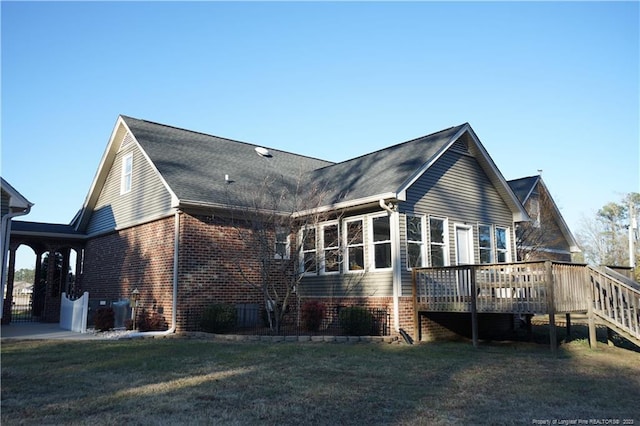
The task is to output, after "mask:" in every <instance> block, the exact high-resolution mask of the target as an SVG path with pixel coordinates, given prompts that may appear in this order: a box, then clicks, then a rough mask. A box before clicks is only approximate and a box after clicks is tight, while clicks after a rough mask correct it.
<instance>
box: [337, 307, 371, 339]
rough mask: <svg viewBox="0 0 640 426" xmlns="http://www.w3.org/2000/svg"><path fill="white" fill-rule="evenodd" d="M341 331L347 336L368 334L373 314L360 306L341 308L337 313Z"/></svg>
mask: <svg viewBox="0 0 640 426" xmlns="http://www.w3.org/2000/svg"><path fill="white" fill-rule="evenodd" d="M338 320H339V321H340V326H341V327H342V331H344V334H346V335H347V336H368V335H370V334H371V328H372V326H373V315H372V314H371V312H369V310H367V309H366V308H363V307H360V306H348V307H346V308H342V309H341V310H340V313H339V314H338Z"/></svg>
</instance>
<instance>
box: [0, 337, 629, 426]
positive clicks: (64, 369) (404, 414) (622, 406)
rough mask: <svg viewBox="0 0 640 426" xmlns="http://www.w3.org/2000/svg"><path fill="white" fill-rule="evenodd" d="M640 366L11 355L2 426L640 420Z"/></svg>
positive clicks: (326, 355)
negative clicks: (33, 424)
mask: <svg viewBox="0 0 640 426" xmlns="http://www.w3.org/2000/svg"><path fill="white" fill-rule="evenodd" d="M639 393H640V355H639V354H637V353H635V352H629V351H624V350H621V349H619V348H615V347H613V348H611V347H607V346H603V348H602V349H599V350H597V351H592V350H590V349H589V348H588V344H587V343H586V342H585V341H584V340H578V341H574V342H571V343H568V344H564V345H562V346H561V347H560V348H559V352H558V356H557V357H554V356H552V354H551V352H550V351H549V349H548V346H547V345H538V344H531V343H517V342H491V343H484V344H482V345H481V347H480V348H478V349H475V348H473V347H472V346H471V344H468V343H431V344H419V345H413V346H409V345H402V344H393V345H390V344H344V343H343V344H325V343H304V344H300V343H292V344H289V343H277V344H265V343H220V342H215V341H207V340H202V341H198V340H182V339H164V340H160V339H157V340H140V341H118V342H109V341H98V342H93V341H92V342H42V341H40V342H38V341H34V342H25V341H23V342H11V343H3V345H2V423H3V424H8V425H10V424H19V423H30V422H36V421H42V422H45V423H55V424H61V423H64V424H69V423H75V424H89V423H91V424H95V423H98V424H122V423H123V422H124V423H134V424H168V423H171V424H257V423H264V424H279V425H289V424H291V425H293V424H323V425H324V424H354V425H355V424H358V425H361V424H374V425H379V424H380V425H382V424H385V425H386V424H400V425H402V424H451V423H463V424H471V423H473V424H486V423H494V424H495V423H499V424H510V423H511V424H522V423H525V422H526V423H527V424H532V421H533V420H534V419H545V418H549V419H570V418H576V419H582V418H586V419H590V418H621V419H622V418H635V419H636V421H637V420H638V419H640V413H638V404H637V395H638V394H639Z"/></svg>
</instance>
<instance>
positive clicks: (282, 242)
mask: <svg viewBox="0 0 640 426" xmlns="http://www.w3.org/2000/svg"><path fill="white" fill-rule="evenodd" d="M273 257H274V259H289V258H290V257H291V239H290V237H289V230H288V229H286V228H280V227H278V228H276V242H275V247H274V256H273Z"/></svg>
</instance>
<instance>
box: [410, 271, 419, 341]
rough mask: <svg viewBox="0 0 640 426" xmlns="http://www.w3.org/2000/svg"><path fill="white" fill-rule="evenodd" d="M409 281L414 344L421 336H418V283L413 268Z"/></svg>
mask: <svg viewBox="0 0 640 426" xmlns="http://www.w3.org/2000/svg"><path fill="white" fill-rule="evenodd" d="M411 281H412V283H411V284H412V288H411V292H412V295H413V340H414V341H416V342H419V341H420V337H421V336H420V313H419V312H418V283H417V272H416V268H413V271H411Z"/></svg>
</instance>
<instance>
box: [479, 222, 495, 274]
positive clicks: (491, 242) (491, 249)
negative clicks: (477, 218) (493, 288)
mask: <svg viewBox="0 0 640 426" xmlns="http://www.w3.org/2000/svg"><path fill="white" fill-rule="evenodd" d="M481 227H483V228H489V247H482V246H481V245H480V235H481V234H482V233H481V232H480V228H481ZM477 229H478V263H480V264H491V263H495V260H496V259H495V257H496V256H495V240H494V238H493V234H494V232H495V229H494V226H493V225H490V224H486V223H482V222H478V224H477ZM487 251H488V252H489V254H490V258H489V261H488V262H483V261H482V252H487Z"/></svg>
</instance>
